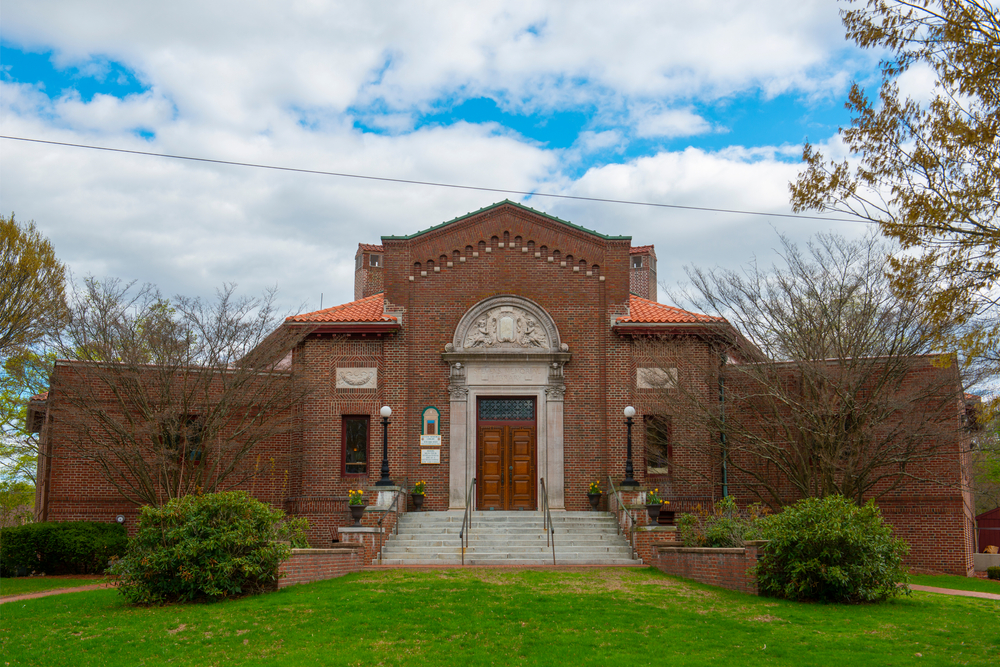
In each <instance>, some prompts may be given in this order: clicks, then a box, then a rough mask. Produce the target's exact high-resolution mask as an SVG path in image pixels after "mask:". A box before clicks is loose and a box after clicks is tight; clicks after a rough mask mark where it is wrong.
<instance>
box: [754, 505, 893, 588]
mask: <svg viewBox="0 0 1000 667" xmlns="http://www.w3.org/2000/svg"><path fill="white" fill-rule="evenodd" d="M760 524H761V531H762V534H763V537H764V538H765V539H767V540H769V542H768V543H767V544H766V545H765V546H764V548H763V549H762V550H761V555H760V556H759V557H758V561H757V568H756V577H757V589H758V590H759V591H760V594H761V595H769V596H772V597H781V598H787V599H789V600H818V601H823V602H850V603H857V602H880V601H882V600H886V599H888V598H891V597H893V596H896V595H899V594H900V593H902V592H907V593H908V592H909V589H908V588H906V587H905V586H904V587H899V586H897V585H896V584H897V582H904V584H905V582H906V581H907V577H906V573H905V571H904V570H903V567H902V562H903V556H904V555H905V554H906V553H907V551H909V545H907V544H906V542H904V541H903V540H900V539H897V538H895V537H893V536H892V528H891V527H890V526H888V525H886V524H885V523H884V522H883V521H882V514H881V512H879V509H878V507H877V506H876V505H875V503H874V501H869V502H868V503H867V504H866V505H863V506H861V507H859V506H858V505H856V504H854V503H853V502H852V501H850V500H848V499H846V498H844V497H842V496H828V497H826V498H807V499H805V500H801V501H799V502H797V503H796V504H794V505H791V506H789V507H786V508H785V509H784V510H783V511H782V512H781V513H780V514H775V515H774V516H770V517H765V518H764V519H762V520H761V522H760Z"/></svg>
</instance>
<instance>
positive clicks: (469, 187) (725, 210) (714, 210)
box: [0, 134, 871, 223]
mask: <svg viewBox="0 0 1000 667" xmlns="http://www.w3.org/2000/svg"><path fill="white" fill-rule="evenodd" d="M0 139H10V140H12V141H26V142H29V143H34V144H49V145H52V146H67V147H70V148H86V149H89V150H95V151H107V152H109V153H127V154H129V155H145V156H147V157H162V158H168V159H171V160H188V161H190V162H207V163H209V164H224V165H230V166H234V167H251V168H253V169H270V170H272V171H288V172H293V173H297V174H313V175H316V176H337V177H340V178H357V179H361V180H365V181H382V182H384V183H403V184H406V185H426V186H430V187H435V188H454V189H456V190H477V191H479V192H496V193H499V194H513V195H524V196H527V197H550V198H552V199H573V200H577V201H589V202H600V203H603V204H627V205H630V206H652V207H655V208H673V209H680V210H685V211H706V212H710V213H736V214H739V215H759V216H764V217H770V218H794V219H796V220H822V221H824V222H863V223H870V222H871V221H869V220H865V219H863V218H855V219H853V220H852V219H847V218H825V217H823V216H819V215H797V214H794V213H765V212H763V211H744V210H740V209H731V208H711V207H708V206H684V205H682V204H663V203H659V202H648V201H635V200H630V199H605V198H603V197H582V196H580V195H560V194H555V193H551V192H532V191H527V190H507V189H504V188H486V187H481V186H477V185H460V184H457V183H439V182H435V181H416V180H412V179H407V178H389V177H387V176H368V175H365V174H349V173H346V172H340V171H321V170H318V169H300V168H297V167H280V166H277V165H271V164H258V163H254V162H235V161H232V160H213V159H211V158H205V157H193V156H190V155H171V154H169V153H152V152H149V151H135V150H128V149H125V148H110V147H108V146H92V145H88V144H72V143H68V142H64V141H48V140H45V139H31V138H28V137H13V136H9V135H6V134H0Z"/></svg>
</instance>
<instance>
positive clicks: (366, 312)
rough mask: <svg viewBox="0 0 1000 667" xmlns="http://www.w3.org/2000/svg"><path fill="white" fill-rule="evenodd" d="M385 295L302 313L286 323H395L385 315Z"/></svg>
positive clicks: (286, 319) (288, 318)
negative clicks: (383, 307)
mask: <svg viewBox="0 0 1000 667" xmlns="http://www.w3.org/2000/svg"><path fill="white" fill-rule="evenodd" d="M384 296H385V295H384V294H373V295H372V296H369V297H365V298H364V299H360V300H358V301H351V302H350V303H345V304H342V305H340V306H333V307H332V308H324V309H323V310H317V311H314V312H311V313H302V314H301V315H293V316H291V317H287V318H285V321H286V322H320V323H322V322H395V321H396V318H395V317H394V316H392V315H386V314H384V313H383V309H382V304H383V300H384Z"/></svg>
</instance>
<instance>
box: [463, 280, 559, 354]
mask: <svg viewBox="0 0 1000 667" xmlns="http://www.w3.org/2000/svg"><path fill="white" fill-rule="evenodd" d="M509 349H514V350H527V351H536V352H548V351H556V350H559V349H560V342H559V333H558V331H557V330H556V327H555V323H554V322H553V321H552V318H551V317H550V316H549V314H548V313H547V312H545V310H544V309H543V308H542V307H541V306H539V305H538V304H537V303H535V302H534V301H532V300H531V299H527V298H525V297H522V296H518V295H513V294H510V295H502V296H496V297H491V298H489V299H486V300H485V301H481V302H479V303H478V304H476V305H475V306H473V307H472V308H470V309H469V310H468V312H466V314H465V315H464V316H463V317H462V319H461V321H460V322H459V323H458V327H457V328H456V330H455V338H454V340H453V342H452V343H451V347H450V348H448V347H446V350H445V351H446V352H452V351H459V350H465V351H466V352H497V351H504V350H509Z"/></svg>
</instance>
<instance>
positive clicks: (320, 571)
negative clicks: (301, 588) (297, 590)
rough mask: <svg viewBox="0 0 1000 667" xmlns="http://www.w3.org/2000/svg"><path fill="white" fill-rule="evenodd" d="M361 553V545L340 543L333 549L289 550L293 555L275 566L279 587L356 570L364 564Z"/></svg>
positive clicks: (362, 553) (305, 582) (362, 548)
mask: <svg viewBox="0 0 1000 667" xmlns="http://www.w3.org/2000/svg"><path fill="white" fill-rule="evenodd" d="M364 554H365V549H364V547H363V546H362V545H360V544H341V545H339V546H336V547H333V548H332V549H292V557H291V558H289V559H288V560H286V561H285V562H283V563H282V564H281V565H280V566H279V567H278V576H279V579H278V588H285V587H287V586H294V585H295V584H308V583H310V582H313V581H323V580H324V579H333V578H334V577H340V576H342V575H345V574H350V573H351V572H358V571H360V570H361V568H362V567H364Z"/></svg>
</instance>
